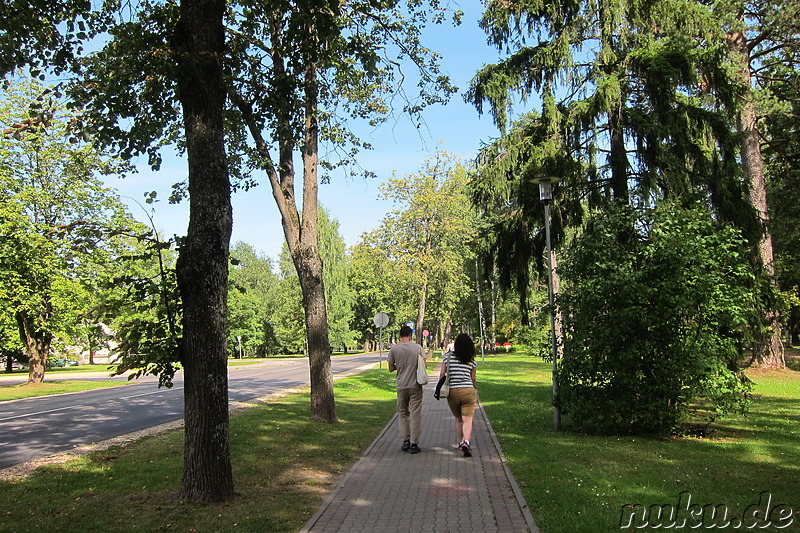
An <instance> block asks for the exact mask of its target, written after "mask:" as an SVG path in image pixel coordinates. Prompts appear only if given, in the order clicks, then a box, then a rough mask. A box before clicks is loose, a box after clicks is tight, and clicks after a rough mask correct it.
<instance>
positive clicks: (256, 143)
mask: <svg viewBox="0 0 800 533" xmlns="http://www.w3.org/2000/svg"><path fill="white" fill-rule="evenodd" d="M438 8H439V5H438V2H433V3H432V6H431V7H430V9H431V10H432V11H434V12H435V13H440V12H441V11H439V9H438ZM427 9H428V7H427V6H422V5H421V4H419V3H418V2H413V1H411V2H407V4H405V5H403V4H402V3H401V2H398V1H390V2H386V3H383V4H380V5H377V4H375V3H374V2H368V1H360V0H359V1H356V2H347V3H340V4H335V5H334V4H329V3H327V2H313V3H305V4H303V5H302V6H301V5H291V4H276V5H274V6H272V7H271V9H268V10H265V9H263V7H262V6H261V4H259V3H258V2H255V3H253V2H250V1H242V2H240V3H239V5H238V7H237V9H234V10H233V11H232V16H231V17H230V28H229V33H230V50H231V55H232V76H231V84H230V86H229V91H230V95H231V101H232V102H233V104H234V107H235V110H236V111H237V118H238V119H239V120H240V122H239V123H238V124H234V125H235V126H239V127H240V128H241V129H237V130H236V133H234V136H235V137H236V138H237V139H245V138H247V137H248V136H249V137H250V139H251V140H252V145H253V147H254V148H253V149H251V148H250V147H249V146H247V145H245V144H240V145H239V146H240V147H241V148H242V150H243V151H244V152H246V154H245V155H246V156H249V157H247V161H248V164H249V166H250V167H251V168H253V169H257V170H261V171H264V172H265V173H266V175H267V178H268V181H269V184H270V187H271V190H272V196H273V198H274V199H275V202H276V204H277V206H278V211H279V212H280V214H281V219H282V223H283V231H284V235H285V237H286V242H287V244H288V250H289V254H290V256H291V258H292V261H293V262H294V265H295V268H296V269H297V274H298V278H299V281H300V287H301V289H302V293H303V307H304V309H305V320H306V332H307V345H308V353H309V358H310V373H311V416H312V418H313V419H315V420H319V421H323V422H335V421H336V420H337V419H336V412H335V404H334V398H333V380H332V375H331V372H330V339H329V336H328V316H327V309H328V306H327V304H326V300H325V279H324V274H323V261H322V258H321V254H320V251H319V248H318V242H319V241H318V232H319V226H318V220H319V206H318V200H317V191H318V188H319V184H320V181H325V180H327V179H328V176H319V175H318V172H319V168H320V166H322V167H323V168H324V169H325V170H332V169H334V168H337V167H339V166H344V165H348V164H349V162H350V161H351V158H352V156H353V154H354V151H355V150H357V149H359V148H364V147H366V145H365V144H363V143H361V142H360V141H359V140H358V139H357V138H355V137H354V136H353V135H352V133H351V132H350V130H349V129H348V128H347V127H346V126H345V125H344V123H343V119H344V118H345V117H347V116H351V117H358V118H367V119H370V120H371V121H372V122H373V124H377V123H379V122H382V121H383V120H385V118H386V117H387V116H388V115H389V114H390V113H392V112H393V111H394V109H392V107H391V105H390V103H391V100H392V99H393V96H394V95H396V94H397V93H398V87H399V91H400V96H401V97H403V98H406V95H405V93H404V92H403V91H404V88H403V86H402V85H403V84H402V83H397V82H396V80H395V77H396V76H398V75H402V70H401V69H402V66H401V65H402V60H403V59H404V58H407V59H408V60H409V61H410V62H412V64H416V65H417V66H418V67H419V73H420V83H419V86H420V87H421V95H420V96H419V97H418V98H415V99H408V100H406V101H404V106H403V107H404V109H403V110H404V111H405V112H408V113H410V114H411V115H412V116H413V117H417V118H418V115H419V112H420V110H421V109H422V108H423V107H424V106H426V105H429V104H431V103H436V102H438V101H442V99H443V98H445V99H446V98H447V96H449V93H450V92H451V91H452V89H451V88H450V86H449V84H448V82H447V79H446V78H445V77H443V76H440V75H439V74H438V65H437V63H436V59H437V57H436V55H435V54H431V53H430V52H429V50H428V49H426V48H425V47H423V46H422V45H421V43H420V41H419V30H420V27H421V26H422V25H423V24H424V23H425V22H426V19H427V17H428V12H427ZM436 16H437V17H439V16H440V15H436ZM379 50H385V51H389V50H392V51H396V54H397V56H398V60H394V59H391V57H389V55H388V54H387V55H384V54H382V53H380V52H379ZM321 145H323V146H326V145H327V147H328V149H327V151H328V152H329V153H331V154H333V155H332V156H331V159H321V158H320V146H321ZM337 154H338V156H340V157H338V156H337ZM295 160H298V161H300V162H301V165H302V170H301V173H302V194H301V195H299V194H298V192H297V191H296V189H295V187H296V172H295V166H294V163H295ZM300 197H302V202H300V201H299V200H300ZM300 203H301V204H302V207H299V204H300Z"/></svg>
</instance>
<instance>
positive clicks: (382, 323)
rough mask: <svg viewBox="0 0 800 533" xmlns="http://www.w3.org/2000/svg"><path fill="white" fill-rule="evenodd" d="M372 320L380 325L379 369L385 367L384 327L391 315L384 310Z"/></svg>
mask: <svg viewBox="0 0 800 533" xmlns="http://www.w3.org/2000/svg"><path fill="white" fill-rule="evenodd" d="M372 321H373V322H374V323H375V325H376V326H378V354H379V355H378V369H381V368H382V367H383V328H385V327H386V326H387V325H388V324H389V315H387V314H386V313H384V312H380V313H377V314H376V315H375V316H374V317H373V318H372Z"/></svg>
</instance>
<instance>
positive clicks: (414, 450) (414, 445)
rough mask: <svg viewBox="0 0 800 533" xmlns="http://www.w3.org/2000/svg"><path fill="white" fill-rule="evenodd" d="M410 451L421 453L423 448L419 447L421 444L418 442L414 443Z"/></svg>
mask: <svg viewBox="0 0 800 533" xmlns="http://www.w3.org/2000/svg"><path fill="white" fill-rule="evenodd" d="M408 451H409V452H411V453H419V452H421V451H422V450H420V449H419V446H418V445H417V444H412V445H411V448H409V450H408Z"/></svg>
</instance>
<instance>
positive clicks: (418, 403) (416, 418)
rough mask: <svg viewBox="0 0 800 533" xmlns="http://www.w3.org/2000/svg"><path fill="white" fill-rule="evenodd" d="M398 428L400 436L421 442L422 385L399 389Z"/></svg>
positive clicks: (416, 442) (413, 442)
mask: <svg viewBox="0 0 800 533" xmlns="http://www.w3.org/2000/svg"><path fill="white" fill-rule="evenodd" d="M397 424H398V425H397V428H398V429H399V430H400V438H401V439H403V440H410V441H411V443H412V444H419V432H420V429H421V428H422V385H417V386H416V387H412V388H410V389H397Z"/></svg>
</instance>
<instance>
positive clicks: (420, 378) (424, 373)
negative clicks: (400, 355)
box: [417, 355, 428, 385]
mask: <svg viewBox="0 0 800 533" xmlns="http://www.w3.org/2000/svg"><path fill="white" fill-rule="evenodd" d="M417 383H419V384H420V385H426V384H427V383H428V369H427V368H426V367H425V359H423V358H422V356H421V355H418V356H417Z"/></svg>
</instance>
